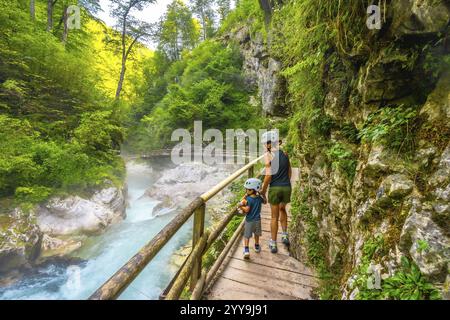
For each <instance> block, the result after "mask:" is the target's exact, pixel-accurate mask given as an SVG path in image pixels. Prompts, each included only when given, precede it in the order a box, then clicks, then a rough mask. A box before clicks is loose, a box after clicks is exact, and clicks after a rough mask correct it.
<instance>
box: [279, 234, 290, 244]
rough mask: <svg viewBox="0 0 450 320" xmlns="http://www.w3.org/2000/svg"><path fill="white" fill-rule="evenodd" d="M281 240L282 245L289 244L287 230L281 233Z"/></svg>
mask: <svg viewBox="0 0 450 320" xmlns="http://www.w3.org/2000/svg"><path fill="white" fill-rule="evenodd" d="M281 242H283V244H284V245H286V246H289V244H290V243H289V236H288V234H287V232H285V233H283V234H282V235H281Z"/></svg>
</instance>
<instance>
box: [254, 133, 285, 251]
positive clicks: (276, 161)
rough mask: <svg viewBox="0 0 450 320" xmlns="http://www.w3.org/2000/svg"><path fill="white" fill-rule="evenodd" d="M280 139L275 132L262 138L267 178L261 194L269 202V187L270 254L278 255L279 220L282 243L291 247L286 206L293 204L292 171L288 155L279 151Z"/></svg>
mask: <svg viewBox="0 0 450 320" xmlns="http://www.w3.org/2000/svg"><path fill="white" fill-rule="evenodd" d="M279 141H280V140H279V137H278V134H277V133H276V132H275V131H269V132H266V133H265V134H264V135H263V136H262V143H263V144H264V146H265V147H266V150H267V152H266V155H265V177H264V182H263V188H262V191H261V194H262V196H263V199H264V201H265V203H266V202H267V198H266V191H267V187H269V186H270V187H269V199H268V200H269V203H270V209H271V212H272V221H271V224H270V229H271V239H270V241H269V248H270V252H272V253H277V251H278V249H277V234H278V220H280V223H281V228H282V231H283V233H282V235H281V241H282V242H283V243H284V244H285V245H287V246H288V245H289V237H288V233H287V212H286V205H287V204H288V203H289V202H291V192H292V188H291V175H292V169H291V164H290V161H289V158H288V156H287V154H286V153H285V152H283V151H281V150H280V149H279Z"/></svg>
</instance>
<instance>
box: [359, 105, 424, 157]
mask: <svg viewBox="0 0 450 320" xmlns="http://www.w3.org/2000/svg"><path fill="white" fill-rule="evenodd" d="M416 120H417V111H416V109H415V108H412V107H405V106H404V105H400V106H397V107H395V106H394V107H385V108H382V109H380V110H378V111H376V112H374V113H372V114H371V115H370V116H369V117H368V119H367V121H366V122H365V124H364V127H363V128H362V129H361V131H360V132H359V134H358V137H359V138H361V140H362V141H364V142H369V143H383V144H385V145H386V146H387V147H390V148H392V149H394V150H397V151H398V152H399V153H400V152H401V151H412V150H413V147H414V135H413V132H414V130H415V126H414V122H415V121H416Z"/></svg>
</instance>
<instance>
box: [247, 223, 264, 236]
mask: <svg viewBox="0 0 450 320" xmlns="http://www.w3.org/2000/svg"><path fill="white" fill-rule="evenodd" d="M253 234H255V236H261V234H262V233H261V220H256V221H247V220H246V221H245V225H244V238H246V239H250V238H251V237H252V236H253Z"/></svg>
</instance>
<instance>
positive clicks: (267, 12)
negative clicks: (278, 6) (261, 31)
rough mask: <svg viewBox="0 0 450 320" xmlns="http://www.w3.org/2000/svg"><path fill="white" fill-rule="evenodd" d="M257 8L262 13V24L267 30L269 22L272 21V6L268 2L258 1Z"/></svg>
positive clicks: (265, 0)
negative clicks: (263, 23)
mask: <svg viewBox="0 0 450 320" xmlns="http://www.w3.org/2000/svg"><path fill="white" fill-rule="evenodd" d="M259 6H260V7H261V9H262V10H263V11H264V18H265V19H264V20H265V21H264V22H265V24H266V28H267V27H268V26H269V24H270V20H271V19H272V4H271V3H270V0H259Z"/></svg>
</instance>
